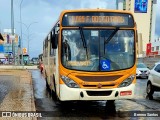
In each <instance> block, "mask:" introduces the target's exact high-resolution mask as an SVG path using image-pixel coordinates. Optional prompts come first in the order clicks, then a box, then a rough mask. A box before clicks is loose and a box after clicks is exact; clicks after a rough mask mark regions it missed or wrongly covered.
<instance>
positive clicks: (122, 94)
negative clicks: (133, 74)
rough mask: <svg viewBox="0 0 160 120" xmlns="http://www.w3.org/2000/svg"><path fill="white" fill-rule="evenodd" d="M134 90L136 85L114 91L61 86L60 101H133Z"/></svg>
mask: <svg viewBox="0 0 160 120" xmlns="http://www.w3.org/2000/svg"><path fill="white" fill-rule="evenodd" d="M134 88H135V84H131V85H129V86H127V87H122V88H113V89H82V88H69V87H68V86H66V85H65V84H61V85H60V97H59V99H60V100H61V101H71V100H99V101H101V100H117V99H132V98H133V97H134Z"/></svg>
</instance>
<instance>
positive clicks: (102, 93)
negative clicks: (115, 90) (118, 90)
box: [86, 91, 112, 96]
mask: <svg viewBox="0 0 160 120" xmlns="http://www.w3.org/2000/svg"><path fill="white" fill-rule="evenodd" d="M86 92H87V94H88V96H109V95H111V93H112V91H86Z"/></svg>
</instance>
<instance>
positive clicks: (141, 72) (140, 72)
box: [136, 63, 150, 78]
mask: <svg viewBox="0 0 160 120" xmlns="http://www.w3.org/2000/svg"><path fill="white" fill-rule="evenodd" d="M149 71H150V70H149V69H148V68H147V66H146V65H145V64H144V63H137V69H136V77H141V78H148V74H149Z"/></svg>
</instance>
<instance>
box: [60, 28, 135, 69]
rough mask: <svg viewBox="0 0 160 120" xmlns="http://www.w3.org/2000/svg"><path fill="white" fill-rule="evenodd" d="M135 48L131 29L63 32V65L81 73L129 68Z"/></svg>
mask: <svg viewBox="0 0 160 120" xmlns="http://www.w3.org/2000/svg"><path fill="white" fill-rule="evenodd" d="M81 30H82V31H83V32H82V31H81ZM115 30H116V32H115ZM82 33H83V36H84V37H82ZM82 38H83V40H82ZM84 42H85V44H86V46H85V47H84ZM134 47H135V42H134V30H128V29H126V30H124V29H123V30H121V29H74V30H73V29H63V31H62V49H61V51H62V53H61V55H62V65H63V66H64V67H66V68H68V69H72V70H81V71H115V70H122V69H128V68H130V67H132V66H133V65H134V63H135V51H134V49H135V48H134Z"/></svg>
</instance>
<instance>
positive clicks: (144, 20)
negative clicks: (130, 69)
mask: <svg viewBox="0 0 160 120" xmlns="http://www.w3.org/2000/svg"><path fill="white" fill-rule="evenodd" d="M156 5H157V0H117V9H120V10H128V11H131V12H132V13H133V14H134V18H135V21H136V23H137V29H138V56H139V57H145V56H146V46H147V44H148V43H152V42H154V40H155V21H156Z"/></svg>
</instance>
